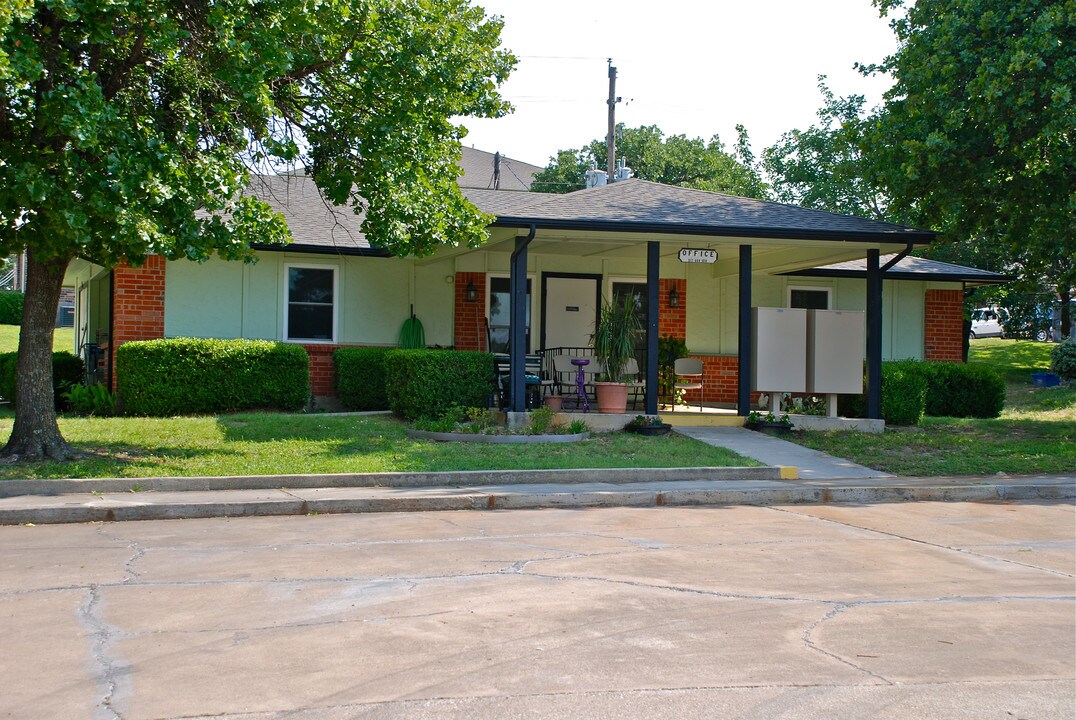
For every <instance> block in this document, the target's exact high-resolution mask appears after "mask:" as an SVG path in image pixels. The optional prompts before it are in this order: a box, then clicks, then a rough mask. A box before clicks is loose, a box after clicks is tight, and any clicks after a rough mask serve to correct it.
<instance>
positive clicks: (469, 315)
mask: <svg viewBox="0 0 1076 720" xmlns="http://www.w3.org/2000/svg"><path fill="white" fill-rule="evenodd" d="M468 282H472V283H474V286H475V288H476V289H477V290H478V301H477V302H467V283H468ZM485 297H486V274H485V273H476V272H458V273H456V301H455V312H454V313H453V318H454V320H453V328H452V336H453V340H452V344H453V345H454V346H455V347H456V349H457V350H478V351H480V352H484V351H485V350H486V326H485V323H484V320H485V310H486V303H485V301H484V299H485Z"/></svg>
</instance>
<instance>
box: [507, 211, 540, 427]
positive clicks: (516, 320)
mask: <svg viewBox="0 0 1076 720" xmlns="http://www.w3.org/2000/svg"><path fill="white" fill-rule="evenodd" d="M533 239H534V227H533V226H532V227H531V230H530V234H529V235H527V236H526V237H517V238H516V249H515V250H514V251H513V252H512V259H511V275H510V277H509V281H508V288H509V315H510V317H509V332H508V386H509V388H510V394H511V396H512V402H511V405H510V406H509V408H508V409H509V410H511V411H512V412H524V411H525V410H526V409H527V378H526V361H527V246H528V245H530V242H531V240H533Z"/></svg>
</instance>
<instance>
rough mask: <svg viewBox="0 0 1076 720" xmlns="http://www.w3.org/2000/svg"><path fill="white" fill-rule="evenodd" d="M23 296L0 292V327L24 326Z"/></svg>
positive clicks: (10, 292)
mask: <svg viewBox="0 0 1076 720" xmlns="http://www.w3.org/2000/svg"><path fill="white" fill-rule="evenodd" d="M22 299H23V294H22V293H21V292H16V291H14V290H0V325H22Z"/></svg>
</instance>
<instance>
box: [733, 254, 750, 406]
mask: <svg viewBox="0 0 1076 720" xmlns="http://www.w3.org/2000/svg"><path fill="white" fill-rule="evenodd" d="M738 317H739V328H738V329H739V337H738V338H737V348H736V351H737V352H738V353H739V362H738V365H737V372H738V376H737V378H736V412H737V414H739V415H744V416H746V415H747V414H748V413H749V412H751V246H750V245H741V246H740V297H739V308H738Z"/></svg>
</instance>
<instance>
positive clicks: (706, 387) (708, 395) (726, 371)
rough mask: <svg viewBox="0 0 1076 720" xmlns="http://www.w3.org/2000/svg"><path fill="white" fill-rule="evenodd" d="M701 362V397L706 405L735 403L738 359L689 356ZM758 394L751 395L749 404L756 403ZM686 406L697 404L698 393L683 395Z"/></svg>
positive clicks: (695, 391)
mask: <svg viewBox="0 0 1076 720" xmlns="http://www.w3.org/2000/svg"><path fill="white" fill-rule="evenodd" d="M688 357H694V358H698V359H699V360H702V397H703V402H708V403H733V404H735V403H736V397H737V394H738V393H739V387H738V385H737V381H738V379H739V377H740V371H739V358H737V357H736V356H735V355H689V356H688ZM758 396H759V394H758V393H757V392H753V393H751V402H757V401H758ZM684 401H685V402H686V403H687V404H688V405H698V404H699V391H698V390H690V391H688V392H686V393H684Z"/></svg>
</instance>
